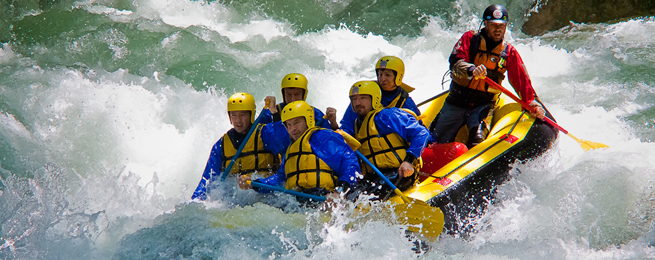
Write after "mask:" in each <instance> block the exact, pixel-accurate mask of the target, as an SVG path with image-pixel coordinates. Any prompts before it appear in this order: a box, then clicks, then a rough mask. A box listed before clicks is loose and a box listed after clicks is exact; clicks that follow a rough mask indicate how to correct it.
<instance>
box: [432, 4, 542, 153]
mask: <svg viewBox="0 0 655 260" xmlns="http://www.w3.org/2000/svg"><path fill="white" fill-rule="evenodd" d="M507 19H508V13H507V9H506V8H505V7H504V6H502V5H490V6H489V7H487V8H486V9H485V10H484V13H483V15H482V21H483V23H484V28H482V29H480V30H479V31H478V32H477V33H475V32H474V31H468V32H466V33H464V35H463V36H462V37H461V38H460V39H459V41H458V42H457V44H455V47H454V48H453V52H452V54H451V55H450V58H449V62H450V70H451V74H450V75H451V77H452V81H451V84H450V93H449V94H448V97H446V101H445V103H444V105H443V108H442V109H441V112H440V113H439V115H438V116H437V119H436V120H435V121H434V122H433V124H432V125H431V126H430V129H431V130H432V134H433V135H434V139H435V141H436V142H437V143H449V142H453V141H455V137H456V135H457V131H458V130H459V128H460V127H462V126H463V125H465V124H466V125H467V127H468V130H469V138H468V142H467V146H468V147H469V148H471V147H473V146H475V145H477V144H479V143H480V142H482V141H484V139H485V138H486V137H487V134H488V133H489V129H488V126H487V125H486V123H485V122H484V121H483V120H484V119H485V118H486V117H487V115H489V114H490V113H491V109H492V107H493V104H494V101H495V99H496V94H497V93H500V91H499V90H496V89H494V88H492V87H489V85H488V84H486V83H485V81H484V79H485V77H489V78H490V79H492V80H493V81H495V82H497V83H498V84H501V83H502V81H503V79H505V73H507V77H508V79H509V83H510V84H511V85H512V87H513V88H514V90H516V92H517V93H518V94H519V96H520V97H521V99H522V100H524V101H526V103H528V104H529V105H530V106H532V107H534V108H535V112H534V113H532V116H535V117H537V118H543V117H544V114H545V111H544V109H543V107H542V106H541V104H539V102H537V100H535V98H537V95H536V94H535V92H534V89H533V88H532V82H531V81H530V76H529V75H528V72H527V70H526V68H525V65H524V64H523V60H522V59H521V56H520V55H519V53H518V51H517V50H516V49H515V48H514V46H512V45H511V44H509V43H507V42H505V40H504V37H505V31H506V29H507ZM537 99H538V98H537Z"/></svg>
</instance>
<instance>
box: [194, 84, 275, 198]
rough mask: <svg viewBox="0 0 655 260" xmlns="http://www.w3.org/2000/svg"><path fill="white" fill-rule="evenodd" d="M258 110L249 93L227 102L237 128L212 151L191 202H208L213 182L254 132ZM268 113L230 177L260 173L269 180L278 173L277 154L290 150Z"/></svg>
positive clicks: (235, 164)
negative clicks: (232, 175)
mask: <svg viewBox="0 0 655 260" xmlns="http://www.w3.org/2000/svg"><path fill="white" fill-rule="evenodd" d="M255 110H256V106H255V99H254V98H253V97H252V95H250V94H248V93H243V92H240V93H236V94H234V95H232V96H231V97H230V98H229V99H228V100H227V113H228V117H229V118H230V123H231V124H232V127H233V128H232V129H230V130H228V131H227V133H225V134H224V135H223V136H222V137H221V138H220V139H219V140H218V141H217V142H216V143H215V144H214V146H213V147H212V150H211V152H210V154H209V159H208V160H207V164H206V166H205V170H204V171H203V173H202V179H200V182H199V183H198V187H197V188H196V190H195V191H194V193H193V195H192V196H191V199H199V200H206V199H207V196H208V194H209V192H210V188H211V182H212V181H214V180H216V179H219V178H220V175H221V174H222V173H223V171H225V169H226V168H227V166H228V165H229V164H230V161H231V160H232V157H233V156H234V155H235V154H236V152H237V150H238V149H239V146H241V143H243V141H244V139H245V138H246V135H247V134H248V132H249V131H250V128H251V126H252V124H253V123H254V121H255ZM267 111H268V110H266V109H265V110H263V112H262V113H267V114H264V115H262V120H261V121H264V122H261V123H259V124H258V125H257V126H256V129H255V131H254V132H253V133H252V135H251V136H250V138H249V139H248V140H247V142H246V145H245V146H244V148H243V150H242V151H241V155H240V156H239V158H237V159H236V161H235V163H234V165H233V167H232V169H231V170H230V174H239V175H247V176H250V175H251V174H252V173H253V172H255V171H257V172H259V173H268V174H264V175H265V176H268V175H271V174H272V173H273V172H274V171H276V170H277V169H278V166H279V156H278V155H277V154H278V153H280V152H281V151H283V150H284V149H286V146H284V143H282V142H280V141H279V139H280V133H284V134H285V135H286V131H285V130H284V129H283V126H282V124H275V123H273V124H270V123H269V121H270V118H271V115H270V112H267ZM266 123H269V124H266Z"/></svg>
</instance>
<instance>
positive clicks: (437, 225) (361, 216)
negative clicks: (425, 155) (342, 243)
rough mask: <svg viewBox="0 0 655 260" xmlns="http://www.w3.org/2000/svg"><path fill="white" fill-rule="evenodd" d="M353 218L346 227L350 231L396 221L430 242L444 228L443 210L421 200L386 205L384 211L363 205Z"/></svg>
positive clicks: (358, 207)
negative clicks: (369, 224) (381, 222)
mask: <svg viewBox="0 0 655 260" xmlns="http://www.w3.org/2000/svg"><path fill="white" fill-rule="evenodd" d="M351 218H352V221H351V222H350V223H348V225H346V229H348V230H350V229H353V228H356V227H357V226H361V225H364V224H365V223H366V222H368V221H396V223H398V224H401V225H406V226H407V230H408V231H410V232H412V233H414V234H415V235H416V236H417V237H419V238H421V239H425V240H428V241H435V240H436V239H437V238H438V237H439V235H440V234H441V232H442V231H443V227H444V215H443V212H442V211H441V209H439V208H435V207H431V206H430V205H428V204H427V203H425V202H423V201H420V200H412V201H411V202H410V203H385V205H384V206H383V207H382V209H380V208H376V209H373V208H372V205H371V204H367V203H362V204H359V205H357V208H356V209H355V210H353V214H352V215H351Z"/></svg>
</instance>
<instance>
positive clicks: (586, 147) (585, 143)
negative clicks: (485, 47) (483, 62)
mask: <svg viewBox="0 0 655 260" xmlns="http://www.w3.org/2000/svg"><path fill="white" fill-rule="evenodd" d="M484 81H485V82H487V84H489V85H491V87H493V88H496V89H498V90H500V91H502V92H503V93H504V94H505V95H507V96H509V97H510V98H512V99H514V101H516V102H518V103H519V104H521V106H522V107H523V108H525V109H526V110H528V111H530V112H533V111H534V108H533V107H531V106H529V105H528V104H526V103H525V101H523V100H521V99H519V98H518V97H517V96H515V95H514V94H512V93H511V92H509V90H507V89H505V88H503V87H502V86H501V85H498V83H496V82H494V81H493V80H491V79H490V78H485V79H484ZM542 120H544V121H546V123H548V124H550V125H551V126H553V127H555V128H557V129H559V130H560V131H562V133H565V134H566V135H568V136H570V137H571V138H573V139H575V140H576V141H577V142H578V144H580V146H581V147H582V149H584V150H585V151H589V150H591V149H598V148H608V147H609V146H608V145H606V144H601V143H596V142H592V141H587V140H583V139H578V138H577V137H575V136H573V135H572V134H570V133H569V132H568V131H566V130H565V129H564V128H562V127H561V126H559V125H558V124H557V123H555V122H553V120H550V118H548V117H545V116H544V118H543V119H542Z"/></svg>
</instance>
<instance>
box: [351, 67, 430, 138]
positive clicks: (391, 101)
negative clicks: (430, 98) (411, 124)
mask: <svg viewBox="0 0 655 260" xmlns="http://www.w3.org/2000/svg"><path fill="white" fill-rule="evenodd" d="M375 74H376V77H377V83H378V84H379V85H380V87H381V91H382V99H381V101H380V102H381V104H382V106H384V107H397V108H406V109H408V110H409V111H412V112H414V114H416V116H420V115H421V111H419V109H418V107H417V106H416V103H414V100H413V99H412V98H411V97H410V96H409V92H411V91H413V90H414V88H412V87H410V86H408V85H406V84H403V77H404V75H405V63H404V62H403V61H402V60H401V59H400V58H398V57H395V56H384V57H382V58H380V59H379V60H378V62H377V63H376V64H375ZM357 117H358V116H357V113H355V111H354V110H353V108H352V104H350V105H349V106H348V108H346V111H345V112H344V114H343V117H342V118H341V121H340V122H339V123H340V124H341V129H343V130H344V131H346V133H348V134H350V135H353V129H355V127H354V123H355V119H357ZM421 124H422V123H421Z"/></svg>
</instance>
